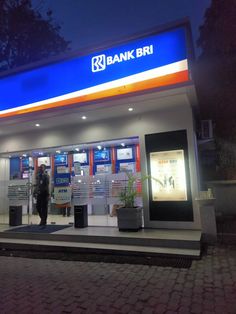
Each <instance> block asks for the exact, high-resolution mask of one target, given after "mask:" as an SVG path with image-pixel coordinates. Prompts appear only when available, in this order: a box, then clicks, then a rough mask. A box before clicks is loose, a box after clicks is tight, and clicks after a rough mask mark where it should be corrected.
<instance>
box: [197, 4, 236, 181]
mask: <svg viewBox="0 0 236 314" xmlns="http://www.w3.org/2000/svg"><path fill="white" fill-rule="evenodd" d="M197 44H198V46H199V47H200V48H201V50H202V52H201V55H200V56H199V59H198V62H197V66H196V73H195V74H196V85H197V91H198V96H199V102H200V110H201V118H202V119H212V120H213V122H214V125H215V129H214V131H215V136H216V146H217V157H218V158H217V161H218V167H219V168H224V169H227V168H228V169H227V170H229V169H230V168H231V170H230V171H231V172H232V169H234V170H233V171H235V170H236V0H227V1H225V0H212V2H211V6H210V7H209V8H208V9H207V10H206V13H205V19H204V24H203V25H202V26H201V27H200V37H199V39H198V42H197ZM226 147H227V149H226ZM221 170H222V169H221ZM235 176H236V171H235Z"/></svg>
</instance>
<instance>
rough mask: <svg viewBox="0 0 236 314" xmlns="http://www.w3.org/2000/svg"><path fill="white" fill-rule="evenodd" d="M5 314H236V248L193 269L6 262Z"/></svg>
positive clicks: (0, 298) (1, 288)
mask: <svg viewBox="0 0 236 314" xmlns="http://www.w3.org/2000/svg"><path fill="white" fill-rule="evenodd" d="M0 313H1V314H11V313H23V314H28V313H29V314H34V313H35V314H36V313H40V314H43V313H55V314H59V313H79V314H80V313H81V314H83V313H96V314H99V313H108V314H115V313H117V314H119V313H127V314H135V313H143V314H151V313H157V314H161V313H166V314H172V313H186V314H189V313H205V314H208V313H221V314H222V313H223V314H224V313H232V314H236V247H235V246H234V247H222V246H221V247H220V246H218V247H216V248H210V249H209V250H208V253H207V255H205V256H203V258H202V260H200V261H194V262H193V264H192V267H191V268H189V269H177V268H171V267H158V266H147V265H130V264H115V263H113V264H111V263H110V264H109V263H107V264H105V263H92V262H78V261H59V260H45V259H44V260H43V259H28V258H20V257H6V256H0Z"/></svg>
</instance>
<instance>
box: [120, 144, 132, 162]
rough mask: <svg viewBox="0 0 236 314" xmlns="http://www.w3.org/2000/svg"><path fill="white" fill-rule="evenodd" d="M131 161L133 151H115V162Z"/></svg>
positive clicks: (124, 149) (127, 149)
mask: <svg viewBox="0 0 236 314" xmlns="http://www.w3.org/2000/svg"><path fill="white" fill-rule="evenodd" d="M126 159H133V149H132V147H129V148H118V149H117V160H126Z"/></svg>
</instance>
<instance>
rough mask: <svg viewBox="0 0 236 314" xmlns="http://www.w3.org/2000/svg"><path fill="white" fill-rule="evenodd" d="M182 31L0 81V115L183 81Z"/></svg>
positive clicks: (185, 77) (185, 63) (186, 77)
mask: <svg viewBox="0 0 236 314" xmlns="http://www.w3.org/2000/svg"><path fill="white" fill-rule="evenodd" d="M185 33H186V30H185V27H184V26H180V27H177V28H175V29H172V30H168V31H166V32H163V33H158V34H152V35H149V36H146V37H141V38H137V39H133V40H130V41H129V42H126V43H123V44H119V45H116V46H115V47H112V48H109V49H105V50H102V51H98V52H95V53H91V54H89V55H83V56H80V57H77V58H74V59H70V60H66V61H61V62H58V63H54V64H50V65H46V66H43V67H40V68H35V69H33V70H28V71H24V72H21V73H18V74H15V75H11V76H7V77H3V78H2V79H0V117H6V116H11V115H16V114H24V113H28V112H33V111H38V110H45V109H49V108H55V107H59V106H68V105H71V104H75V103H77V104H79V103H82V102H87V101H91V100H98V99H104V98H107V97H112V96H116V95H121V94H127V93H131V92H132V93H133V92H136V91H143V90H147V89H152V88H157V87H161V86H168V85H175V84H178V83H183V82H187V81H188V80H189V75H188V61H187V50H186V34H185ZM12 91H14V93H13V92H12Z"/></svg>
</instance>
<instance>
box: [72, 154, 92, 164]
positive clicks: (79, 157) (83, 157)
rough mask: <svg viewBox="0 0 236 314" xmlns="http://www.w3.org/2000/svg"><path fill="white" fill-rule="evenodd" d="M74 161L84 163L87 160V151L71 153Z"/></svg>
mask: <svg viewBox="0 0 236 314" xmlns="http://www.w3.org/2000/svg"><path fill="white" fill-rule="evenodd" d="M73 160H74V162H79V163H81V164H86V163H87V162H88V158H87V153H78V154H74V155H73Z"/></svg>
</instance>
